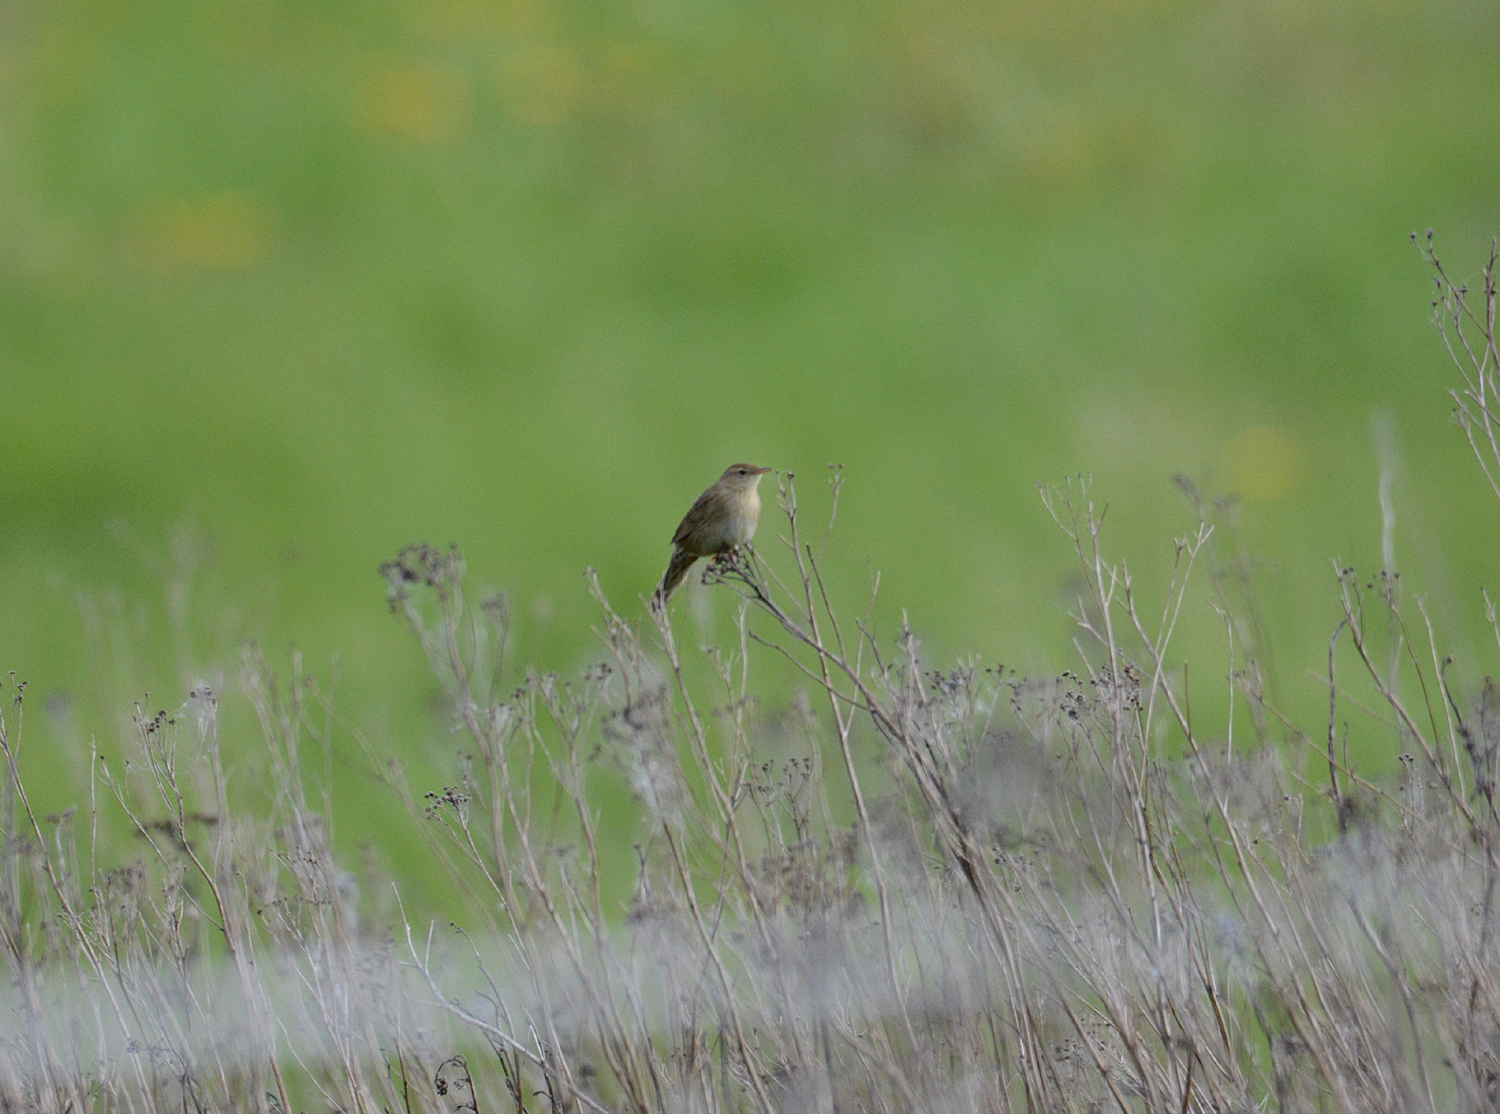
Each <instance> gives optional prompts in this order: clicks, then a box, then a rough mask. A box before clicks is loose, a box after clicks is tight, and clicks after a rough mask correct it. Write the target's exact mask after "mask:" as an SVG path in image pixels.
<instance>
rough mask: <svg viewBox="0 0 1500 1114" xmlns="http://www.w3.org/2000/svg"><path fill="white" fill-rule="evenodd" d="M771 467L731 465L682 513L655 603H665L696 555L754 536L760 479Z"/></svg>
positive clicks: (724, 549)
mask: <svg viewBox="0 0 1500 1114" xmlns="http://www.w3.org/2000/svg"><path fill="white" fill-rule="evenodd" d="M770 470H771V469H769V468H759V467H757V466H756V465H754V464H731V465H730V466H729V467H728V468H726V469H725V470H724V474H723V475H722V476H720V477H719V482H718V483H716V484H714V486H713V487H711V488H709V489H708V490H707V491H705V492H704V493H703V494H702V495H700V496H698V499H697V501H696V502H695V503H694V504H693V505H692V507H691V508H690V509H689V510H688V513H687V514H686V515H684V516H683V519H682V524H681V525H680V526H678V527H677V533H675V534H673V535H672V544H673V545H674V546H676V547H677V548H676V550H675V551H673V553H672V561H671V563H670V564H669V565H667V573H666V575H665V576H663V577H662V578H661V587H659V588H657V590H656V602H657V603H666V602H667V600H669V599H671V598H672V593H673V592H675V591H677V586H678V585H679V584H681V583H682V580H683V578H684V577H685V576H687V574H688V569H690V568H692V567H693V562H694V561H696V560H697V559H698V558H699V557H716V556H718V555H719V554H720V553H729V552H731V551H733V550H736V549H738V548H739V547H740V546H742V545H744V544H745V543H746V542H748V541H749V540H750V539H751V538H753V537H754V536H755V524H756V523H757V522H759V521H760V495H759V494H758V493H757V492H756V490H755V489H756V488H757V487H759V486H760V478H761V477H762V476H764V475H765V474H766V473H767V472H769V471H770Z"/></svg>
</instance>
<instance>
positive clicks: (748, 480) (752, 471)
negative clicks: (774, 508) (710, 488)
mask: <svg viewBox="0 0 1500 1114" xmlns="http://www.w3.org/2000/svg"><path fill="white" fill-rule="evenodd" d="M769 471H771V469H769V468H760V467H758V466H756V465H754V464H731V465H730V466H729V467H728V468H726V469H724V474H723V475H722V476H720V477H719V483H720V484H721V485H722V486H724V487H729V488H733V489H734V490H736V491H754V490H755V488H756V486H757V485H758V484H759V483H760V478H761V477H762V476H764V475H765V474H766V473H767V472H769Z"/></svg>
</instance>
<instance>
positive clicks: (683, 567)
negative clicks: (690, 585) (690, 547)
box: [656, 549, 698, 603]
mask: <svg viewBox="0 0 1500 1114" xmlns="http://www.w3.org/2000/svg"><path fill="white" fill-rule="evenodd" d="M697 559H698V558H697V557H695V556H693V554H691V553H689V552H688V551H687V550H685V549H678V550H675V551H674V552H673V553H672V561H671V563H670V564H668V565H667V571H666V574H665V575H664V576H663V577H662V578H661V586H660V587H658V588H657V589H656V600H657V602H658V603H666V602H667V601H668V600H669V599H671V598H672V593H673V592H675V591H677V586H678V585H679V584H681V583H682V582H683V580H684V579H685V578H686V577H687V574H688V569H690V568H692V567H693V562H694V561H696V560H697Z"/></svg>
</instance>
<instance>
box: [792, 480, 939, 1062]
mask: <svg viewBox="0 0 1500 1114" xmlns="http://www.w3.org/2000/svg"><path fill="white" fill-rule="evenodd" d="M794 480H795V476H794V475H793V474H792V473H791V472H788V473H786V474H785V478H783V477H782V476H779V475H778V476H777V485H776V486H777V494H778V502H779V503H780V504H781V509H782V511H783V512H784V513H785V514H786V518H787V529H788V531H789V532H790V534H791V537H790V538H789V539H783V540H784V541H785V544H786V546H787V548H788V549H790V550H791V551H792V554H793V556H794V557H795V558H796V561H797V572H798V574H799V575H800V577H801V579H802V590H803V592H802V594H803V600H804V602H805V607H806V615H807V622H808V629H809V631H810V633H811V641H812V645H813V646H814V648H815V649H816V648H817V647H819V646H821V645H822V641H823V640H822V634H821V633H820V632H819V630H818V613H817V607H816V605H815V604H814V603H813V594H812V578H813V576H815V577H816V578H817V582H818V594H819V597H820V598H821V600H822V604H823V606H824V608H825V609H826V610H827V612H828V618H829V622H830V623H831V625H832V627H833V632H834V639H835V644H836V645H837V647H838V653H839V655H840V657H841V658H842V657H844V656H845V650H844V637H843V632H842V631H840V630H839V626H838V621H837V619H835V618H834V613H833V608H832V606H831V605H830V604H829V602H828V592H827V590H826V589H825V588H824V587H823V580H822V575H821V574H820V573H819V572H818V559H817V558H815V557H814V556H813V555H812V553H811V551H809V552H808V553H807V555H806V559H805V560H804V556H803V550H802V540H801V537H800V536H799V527H798V522H797V489H796V486H795V484H794V482H793V481H794ZM831 488H832V501H831V506H830V509H829V512H828V532H827V533H826V534H825V535H824V539H823V548H824V549H825V550H826V548H827V545H828V539H829V537H831V536H832V533H833V522H834V519H835V518H836V517H837V516H838V507H839V492H840V491H841V490H842V488H843V472H842V471H841V470H836V471H835V472H834V475H833V479H832V481H831ZM809 569H811V571H812V576H809ZM874 605H875V599H874V592H873V591H872V592H871V595H870V605H869V606H870V608H873V607H874ZM867 613H868V612H867ZM863 647H864V642H863V640H861V641H860V642H859V644H858V646H856V649H855V659H854V664H853V667H852V670H853V673H854V674H855V675H856V676H858V675H860V674H861V672H862V668H863V666H862V661H861V658H860V651H861V650H862V649H863ZM817 658H818V670H819V674H818V678H817V679H818V681H819V682H820V684H821V687H822V689H823V692H824V693H825V694H826V695H827V697H828V707H829V710H830V712H831V713H832V715H833V722H834V729H835V730H836V731H837V732H838V737H839V755H840V756H841V757H842V759H843V762H844V774H845V776H846V777H847V778H848V779H849V790H850V793H851V794H852V795H853V798H854V815H855V818H856V819H857V820H858V822H859V838H860V842H861V843H862V844H863V846H864V847H866V848H867V849H868V854H869V855H870V863H871V874H872V876H873V878H874V881H875V896H876V900H877V901H878V902H879V903H880V923H881V926H882V929H883V933H882V936H883V939H884V943H885V960H886V975H887V977H888V979H889V980H890V987H891V991H892V993H893V994H894V995H895V997H896V1002H897V1004H898V1006H899V1008H900V1010H901V1022H902V1024H903V1025H904V1026H905V1027H906V1030H907V1034H908V1037H909V1038H911V1039H913V1040H914V1039H915V1037H914V1035H913V1034H912V1032H911V1018H910V1016H909V1015H908V1013H907V1008H906V993H905V990H904V988H903V987H902V985H901V980H900V978H899V977H897V974H896V946H895V942H894V941H893V940H892V939H891V927H890V926H891V899H890V888H889V886H888V885H887V880H886V872H885V868H884V865H883V864H882V862H881V854H880V848H879V846H878V845H877V844H876V842H875V838H874V832H873V828H872V827H871V824H870V811H869V808H868V806H867V805H866V804H865V793H864V788H863V786H861V784H860V778H859V771H858V770H857V769H856V768H855V764H854V752H853V749H852V747H851V745H850V740H849V732H850V730H851V728H852V727H853V722H854V709H853V705H852V703H851V706H850V708H849V710H848V712H847V713H846V712H845V710H844V709H843V708H842V707H840V705H839V696H838V693H837V687H836V686H835V685H834V683H833V675H832V673H831V672H830V666H829V659H828V655H826V654H823V653H818V654H817ZM846 672H848V670H847V669H846Z"/></svg>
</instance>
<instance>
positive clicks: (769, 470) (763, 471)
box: [755, 468, 776, 476]
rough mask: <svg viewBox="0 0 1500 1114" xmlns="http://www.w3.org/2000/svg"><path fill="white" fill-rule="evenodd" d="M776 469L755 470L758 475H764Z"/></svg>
mask: <svg viewBox="0 0 1500 1114" xmlns="http://www.w3.org/2000/svg"><path fill="white" fill-rule="evenodd" d="M774 471H776V469H774V468H757V469H756V470H755V474H756V475H757V476H764V475H765V474H766V473H767V472H774Z"/></svg>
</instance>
